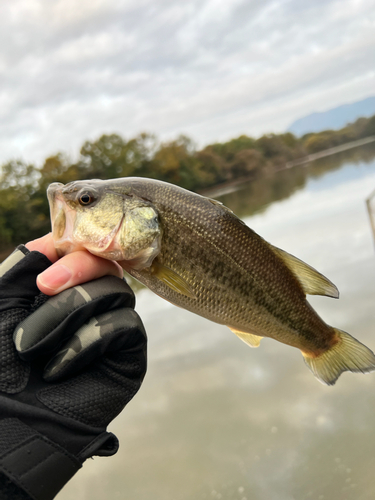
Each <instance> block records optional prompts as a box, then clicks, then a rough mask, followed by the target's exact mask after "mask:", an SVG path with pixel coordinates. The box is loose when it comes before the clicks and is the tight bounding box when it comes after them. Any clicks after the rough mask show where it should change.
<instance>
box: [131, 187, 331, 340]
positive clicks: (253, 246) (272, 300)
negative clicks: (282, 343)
mask: <svg viewBox="0 0 375 500" xmlns="http://www.w3.org/2000/svg"><path fill="white" fill-rule="evenodd" d="M153 187H154V186H152V185H151V186H150V189H149V190H147V191H146V195H145V197H146V198H147V197H149V198H150V199H152V201H153V204H154V205H155V206H156V207H157V208H159V213H160V214H163V215H162V216H161V223H162V228H163V242H164V243H165V245H162V250H161V253H160V254H159V256H158V257H157V259H158V260H159V261H160V262H161V263H162V264H164V265H166V266H168V267H170V268H171V269H173V270H174V271H176V272H177V273H179V274H180V275H181V276H183V278H184V279H185V280H186V281H187V282H188V283H189V285H191V287H192V288H193V290H194V291H195V292H196V294H197V297H198V304H197V301H196V299H192V298H189V297H186V296H182V295H181V294H178V293H176V292H174V291H173V290H171V289H168V287H166V286H165V285H164V284H159V285H160V286H161V287H162V288H163V289H162V291H161V292H159V294H160V295H162V296H163V297H164V298H166V299H167V300H169V301H170V302H172V303H174V304H177V305H179V306H181V307H184V308H185V309H188V310H193V311H197V308H198V310H199V311H207V310H208V314H207V313H205V314H202V313H201V314H202V315H205V316H206V317H207V318H208V319H211V320H213V321H216V322H219V323H221V324H227V325H230V326H233V327H236V328H238V329H240V330H242V331H248V332H249V333H254V334H259V335H262V336H264V335H265V333H268V335H267V336H270V337H272V336H273V335H272V332H273V331H274V330H275V321H274V317H276V318H278V319H280V325H278V327H279V328H282V329H283V330H285V322H286V323H287V325H288V326H289V328H291V329H292V331H293V343H295V338H294V336H295V335H297V336H303V337H304V338H305V339H306V340H309V339H311V340H313V341H314V343H313V346H312V348H313V349H316V348H317V347H319V348H322V349H324V348H326V346H327V340H326V336H325V337H324V336H322V338H321V339H319V340H320V342H319V345H318V346H317V339H316V335H314V333H313V332H316V331H317V329H318V331H322V330H323V331H327V330H328V329H329V333H330V335H331V336H333V331H332V329H330V327H328V326H327V325H326V324H325V323H324V322H323V321H322V320H320V318H319V317H318V316H317V315H316V313H315V312H314V311H313V310H312V309H311V307H309V305H308V303H307V302H306V300H305V294H304V293H303V291H302V289H301V287H300V285H299V284H298V282H297V280H296V279H295V277H294V276H293V275H292V273H291V272H290V271H289V269H287V268H286V266H285V265H284V264H283V263H282V262H281V261H280V259H278V258H277V256H275V255H274V253H273V252H272V251H271V250H270V249H269V248H268V246H267V245H266V244H265V242H264V240H262V239H261V238H260V237H259V236H258V235H257V234H256V233H254V231H252V230H251V229H250V228H248V227H247V226H246V225H244V223H243V222H242V221H240V220H239V219H238V218H237V217H236V216H235V215H234V214H232V213H230V212H229V211H228V210H227V209H226V208H225V207H223V206H221V205H215V204H212V202H210V200H208V199H207V198H203V197H201V196H199V195H194V194H193V193H188V194H186V193H185V192H180V191H177V190H174V189H163V187H161V188H160V187H159V186H156V188H155V190H154V189H153ZM135 192H137V191H136V189H135ZM192 197H194V203H192V201H191V198H192ZM175 207H178V211H177V210H176V208H175ZM193 215H194V218H193ZM208 234H209V237H208V236H207V235H208ZM192 241H194V243H195V245H194V246H192V245H191V242H192ZM234 242H236V243H235V244H234ZM163 249H164V250H163ZM205 250H206V251H205ZM198 263H199V264H198ZM265 263H266V266H265ZM233 264H235V266H233ZM259 269H262V272H261V273H259V272H257V271H258V270H259ZM202 270H203V271H202ZM131 274H132V275H133V276H134V277H136V278H137V279H140V281H143V279H145V280H147V283H148V285H151V284H153V286H157V283H156V281H157V279H156V278H154V277H153V276H152V274H151V273H150V272H148V271H147V270H143V271H140V272H139V271H131ZM200 275H201V276H204V277H205V285H206V293H203V294H202V293H201V292H200V291H199V289H198V287H197V283H196V278H197V277H199V276H200ZM218 276H220V277H221V279H223V278H224V279H225V280H226V283H227V285H228V284H230V292H231V294H228V290H223V287H221V286H220V279H219V280H218V278H217V277H218ZM142 278H143V279H142ZM147 283H146V286H147ZM270 284H271V286H270ZM229 295H230V296H229ZM217 304H220V305H221V310H220V312H221V311H222V310H223V309H225V313H224V317H221V318H220V319H219V318H218V314H217V313H216V308H217ZM259 308H261V309H265V310H266V311H267V312H268V313H272V314H273V316H274V317H273V318H272V322H271V323H269V322H268V321H267V322H266V321H265V320H264V318H263V316H262V314H261V313H260V314H259V312H258V309H259ZM301 308H302V309H303V311H304V314H303V315H302V316H301ZM249 325H250V326H249ZM279 333H280V332H279ZM284 339H285V340H287V333H285V336H284ZM286 343H287V342H286ZM305 349H306V345H305Z"/></svg>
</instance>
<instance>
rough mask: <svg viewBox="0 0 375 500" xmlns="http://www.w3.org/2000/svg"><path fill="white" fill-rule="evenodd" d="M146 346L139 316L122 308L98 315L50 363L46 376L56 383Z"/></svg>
mask: <svg viewBox="0 0 375 500" xmlns="http://www.w3.org/2000/svg"><path fill="white" fill-rule="evenodd" d="M145 344H146V333H145V331H144V327H143V324H142V322H141V319H140V318H139V316H138V314H137V313H136V312H135V311H134V310H133V309H131V308H120V309H115V310H114V311H108V312H105V313H104V314H101V315H96V316H95V317H93V318H91V319H90V321H89V322H87V323H86V324H84V325H83V326H82V327H81V328H80V329H79V330H78V331H76V332H75V334H74V335H73V337H71V338H70V339H69V340H68V341H67V342H66V343H65V344H64V345H63V346H62V347H61V349H60V350H59V352H58V353H57V354H56V355H55V356H54V357H53V358H52V359H51V360H50V361H49V363H48V364H47V366H46V367H45V370H44V374H43V377H44V379H45V380H46V381H47V382H55V381H57V380H61V379H63V378H67V377H71V376H72V375H74V374H76V373H77V372H81V371H82V370H84V369H86V367H87V366H88V365H89V364H91V363H92V362H93V361H94V360H99V361H100V360H101V358H102V357H106V358H110V357H113V356H114V357H116V356H117V355H118V354H119V353H120V352H125V353H128V354H129V356H130V355H131V353H132V352H134V351H137V350H138V349H139V348H140V347H141V348H143V346H144V345H145Z"/></svg>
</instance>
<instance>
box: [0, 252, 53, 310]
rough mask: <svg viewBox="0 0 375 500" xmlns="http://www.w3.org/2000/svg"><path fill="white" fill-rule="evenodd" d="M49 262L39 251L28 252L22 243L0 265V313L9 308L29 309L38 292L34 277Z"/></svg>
mask: <svg viewBox="0 0 375 500" xmlns="http://www.w3.org/2000/svg"><path fill="white" fill-rule="evenodd" d="M50 265H51V262H50V261H49V260H48V259H47V257H46V256H45V255H43V254H41V253H39V252H29V250H27V248H26V247H25V246H24V245H20V246H19V247H17V248H16V250H15V251H14V252H13V253H12V254H11V255H10V256H9V257H8V258H7V259H5V261H4V262H3V263H2V264H1V265H0V313H1V312H3V311H9V310H11V309H29V307H30V306H31V305H32V304H33V302H34V298H35V296H36V295H38V294H39V290H38V287H37V286H36V277H37V276H38V274H40V273H41V272H43V271H45V270H46V269H47V267H49V266H50Z"/></svg>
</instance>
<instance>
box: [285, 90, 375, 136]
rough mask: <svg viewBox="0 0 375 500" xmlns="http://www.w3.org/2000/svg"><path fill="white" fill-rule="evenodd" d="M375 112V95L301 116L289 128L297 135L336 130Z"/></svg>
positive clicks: (289, 130)
mask: <svg viewBox="0 0 375 500" xmlns="http://www.w3.org/2000/svg"><path fill="white" fill-rule="evenodd" d="M374 114H375V96H373V97H368V98H367V99H363V101H358V102H353V103H352V104H343V105H342V106H338V107H337V108H333V109H329V110H328V111H323V112H321V113H312V114H311V115H308V116H305V117H303V118H299V119H298V120H296V121H295V122H293V123H292V124H291V125H290V127H289V128H288V132H292V133H293V134H295V135H296V136H301V135H303V134H307V133H308V132H320V131H322V130H336V129H341V128H343V127H345V125H346V124H347V123H350V122H354V121H355V120H356V119H357V118H359V117H361V116H365V117H369V116H372V115H374Z"/></svg>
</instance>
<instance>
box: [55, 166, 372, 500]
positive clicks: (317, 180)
mask: <svg viewBox="0 0 375 500" xmlns="http://www.w3.org/2000/svg"><path fill="white" fill-rule="evenodd" d="M320 161H322V160H320ZM325 161H328V160H327V159H326V160H325ZM335 161H336V160H335ZM308 168H316V169H317V172H320V173H319V174H317V175H316V176H314V178H311V177H310V178H307V177H303V176H302V174H301V179H299V180H298V179H297V181H293V182H297V184H295V186H296V185H298V186H299V185H300V183H303V185H304V188H303V189H300V190H296V189H295V190H294V194H293V195H290V191H288V192H289V194H288V196H284V195H283V193H285V192H287V191H284V187H282V186H279V187H276V186H277V182H276V179H275V180H274V181H272V182H274V185H273V187H272V188H269V189H268V188H267V189H268V192H269V193H271V192H272V193H275V190H276V191H277V190H279V191H278V192H279V193H281V194H280V196H279V197H278V199H279V201H278V202H277V203H274V204H272V205H269V202H266V203H265V205H266V207H265V208H263V209H262V210H253V202H252V201H251V198H252V195H251V194H249V189H248V187H246V186H245V187H244V189H242V190H241V192H238V193H236V194H234V193H232V194H229V195H227V196H226V197H224V199H223V200H222V201H224V202H225V203H226V204H227V205H229V206H230V207H231V208H233V209H235V210H237V211H238V208H239V207H242V208H241V210H243V211H242V212H241V210H240V213H241V215H242V216H244V215H248V214H249V213H251V212H254V211H256V212H257V213H256V215H254V216H252V217H246V219H245V220H246V222H247V223H248V224H249V225H250V226H251V227H252V228H253V229H255V230H256V231H257V232H258V233H260V234H261V235H262V236H264V237H265V238H266V239H268V240H270V241H271V242H272V243H273V244H275V245H277V246H280V247H282V248H284V249H286V250H288V251H290V252H292V253H294V254H296V255H297V256H298V257H300V258H302V259H304V260H306V261H307V262H308V263H309V264H311V265H313V266H315V267H317V268H318V269H319V271H321V272H323V273H324V274H326V275H327V276H328V277H329V278H330V279H332V281H333V282H334V283H335V284H336V285H337V286H338V288H339V290H340V292H341V298H340V300H339V301H335V300H333V299H329V298H323V297H313V298H312V299H311V302H312V303H313V305H314V307H315V308H316V309H317V310H318V312H319V314H320V315H321V316H322V317H323V318H324V319H325V320H326V321H327V322H328V323H330V324H333V325H334V326H336V327H338V328H341V329H343V330H346V331H349V332H351V333H352V334H353V335H354V336H355V337H357V338H358V339H359V340H361V341H363V342H364V343H365V344H367V345H368V346H369V347H372V348H373V349H375V335H374V303H375V258H374V254H373V243H372V239H371V229H370V226H369V223H368V216H367V213H366V207H365V203H364V200H365V198H366V196H367V195H368V193H369V191H371V190H372V189H373V188H374V187H375V161H374V160H373V161H372V162H367V163H366V162H365V161H363V162H357V163H353V162H350V163H346V164H344V165H343V166H341V168H340V169H336V170H332V169H331V170H330V173H328V174H327V173H325V174H324V173H322V171H321V170H322V169H321V166H314V167H313V166H311V167H308ZM326 170H327V169H326ZM288 175H289V173H288ZM298 175H300V174H298ZM302 177H303V178H302ZM288 189H289V188H288ZM270 197H271V194H270ZM231 200H233V203H232V201H231ZM137 309H138V312H139V313H140V315H141V317H142V318H143V320H144V323H145V326H146V329H147V331H148V335H149V370H148V374H147V377H146V380H145V383H144V386H143V388H142V389H141V391H140V393H139V395H138V396H137V397H136V398H135V399H134V401H133V402H131V403H130V405H129V407H128V408H127V409H126V410H125V411H124V412H123V413H122V414H121V415H120V416H119V417H118V418H117V419H116V420H115V422H114V423H113V424H112V426H111V429H110V430H112V431H113V432H114V433H116V434H117V435H118V437H119V438H120V442H121V448H120V451H119V453H118V454H117V455H116V456H115V457H113V458H110V459H104V458H102V459H100V458H96V459H95V460H93V461H89V463H87V464H86V465H85V467H84V469H83V470H82V471H81V472H80V473H78V475H77V476H76V477H75V478H74V479H73V480H72V481H71V483H69V484H68V485H67V487H66V488H65V489H64V490H63V492H61V493H60V495H59V496H58V498H59V500H72V499H74V500H76V499H77V498H80V499H82V500H86V499H87V500H88V499H90V500H97V499H98V500H99V499H102V498H111V499H116V498H119V499H124V498H126V499H134V500H146V499H147V500H149V499H150V498H156V499H163V500H169V499H170V500H172V499H173V500H188V499H189V500H191V499H198V500H200V499H223V500H224V499H236V500H250V499H251V500H270V499H271V500H273V499H275V500H292V499H296V500H297V499H298V500H303V499H320V500H322V499H330V500H336V499H337V500H343V499H347V500H354V499H355V500H358V499H361V500H367V499H368V500H370V499H371V500H372V499H373V498H374V496H375V485H374V481H373V469H374V465H375V459H374V449H375V431H374V415H375V398H374V396H373V393H374V387H375V374H370V375H367V376H363V375H354V374H348V373H345V374H343V375H342V376H341V377H340V379H339V381H338V383H337V384H336V386H335V387H333V388H329V387H326V386H323V385H322V384H320V383H319V382H318V381H317V380H316V379H315V378H314V377H313V376H312V374H311V373H310V371H309V370H308V369H307V367H306V366H305V365H304V363H303V359H302V356H301V354H300V353H299V352H298V351H297V350H296V349H292V348H290V347H287V346H284V345H282V344H280V343H277V342H275V341H272V340H269V339H264V340H263V341H262V345H261V347H260V348H258V349H250V348H248V347H246V346H245V345H244V344H243V343H242V342H241V341H239V340H238V339H237V338H236V337H235V336H234V335H233V334H232V333H231V332H230V331H229V330H228V329H227V328H225V327H221V326H218V325H215V324H213V323H210V322H209V321H207V320H204V319H202V318H199V317H198V316H195V315H193V314H190V313H188V312H186V311H183V310H181V309H178V308H176V307H173V306H171V305H170V304H168V303H167V302H165V301H163V300H162V299H159V298H158V297H156V296H155V295H153V294H152V293H151V292H149V291H148V290H142V291H141V292H139V294H138V306H137Z"/></svg>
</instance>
